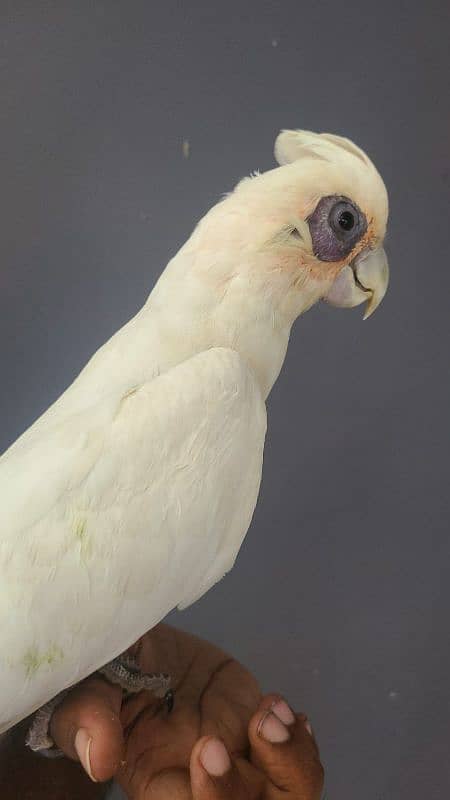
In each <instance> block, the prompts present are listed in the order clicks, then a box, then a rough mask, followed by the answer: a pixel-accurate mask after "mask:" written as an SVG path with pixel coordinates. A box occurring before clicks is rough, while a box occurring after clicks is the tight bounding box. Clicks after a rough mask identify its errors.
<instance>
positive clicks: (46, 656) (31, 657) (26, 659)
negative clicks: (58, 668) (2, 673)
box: [22, 644, 64, 678]
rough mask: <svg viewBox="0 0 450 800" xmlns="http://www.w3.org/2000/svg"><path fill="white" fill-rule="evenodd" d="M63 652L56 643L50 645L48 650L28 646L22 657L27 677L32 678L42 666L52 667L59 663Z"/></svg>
mask: <svg viewBox="0 0 450 800" xmlns="http://www.w3.org/2000/svg"><path fill="white" fill-rule="evenodd" d="M63 659H64V653H63V651H62V650H61V648H60V647H58V646H57V645H56V644H52V645H50V647H49V648H48V650H44V651H42V652H41V651H40V650H39V649H38V648H37V647H35V646H32V647H29V648H28V650H27V651H26V652H25V654H24V656H23V658H22V664H23V666H24V667H25V672H26V676H27V678H32V677H33V675H35V674H36V673H37V672H38V671H39V670H40V669H42V668H46V667H47V668H50V669H51V668H52V667H53V666H55V665H56V664H60V663H61V661H62V660H63Z"/></svg>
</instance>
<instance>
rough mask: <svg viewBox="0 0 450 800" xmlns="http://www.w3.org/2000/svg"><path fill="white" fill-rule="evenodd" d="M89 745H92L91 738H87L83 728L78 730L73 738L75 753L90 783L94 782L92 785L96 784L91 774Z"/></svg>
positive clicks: (87, 735)
mask: <svg viewBox="0 0 450 800" xmlns="http://www.w3.org/2000/svg"><path fill="white" fill-rule="evenodd" d="M91 744H92V736H89V734H88V732H87V731H86V730H85V729H84V728H80V730H79V731H77V734H76V736H75V741H74V746H75V750H76V751H77V756H78V758H79V759H80V761H81V763H82V765H83V767H84V769H85V770H86V772H87V774H88V775H89V777H90V779H91V781H94V783H98V781H97V779H96V778H94V776H93V774H92V767H91Z"/></svg>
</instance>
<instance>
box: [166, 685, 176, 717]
mask: <svg viewBox="0 0 450 800" xmlns="http://www.w3.org/2000/svg"><path fill="white" fill-rule="evenodd" d="M164 703H165V705H166V708H167V713H168V714H170V712H171V711H172V710H173V707H174V704H175V695H174V693H173V689H168V690H167V692H166V693H165V695H164Z"/></svg>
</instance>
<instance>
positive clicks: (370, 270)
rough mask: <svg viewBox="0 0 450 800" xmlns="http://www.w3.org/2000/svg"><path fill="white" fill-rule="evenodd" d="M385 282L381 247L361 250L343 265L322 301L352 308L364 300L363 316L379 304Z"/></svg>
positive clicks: (387, 278) (383, 254) (387, 275)
mask: <svg viewBox="0 0 450 800" xmlns="http://www.w3.org/2000/svg"><path fill="white" fill-rule="evenodd" d="M388 283H389V265H388V261H387V258H386V253H385V252H384V250H383V248H382V247H380V248H378V250H369V249H368V248H367V249H365V250H363V251H362V253H360V254H359V256H356V258H355V259H354V260H353V261H352V263H351V264H347V266H345V267H343V269H342V270H341V271H340V273H339V275H338V276H337V278H336V280H335V281H334V283H333V284H332V286H331V289H330V290H329V291H328V292H327V294H326V295H325V297H324V300H326V301H327V303H330V304H331V305H332V306H338V307H339V308H353V307H354V306H359V305H360V303H364V302H365V301H367V307H366V311H365V314H364V319H367V317H370V315H371V314H373V312H374V311H375V309H376V308H377V307H378V306H379V305H380V303H381V301H382V299H383V297H384V295H385V294H386V290H387V287H388Z"/></svg>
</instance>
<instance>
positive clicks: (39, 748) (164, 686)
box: [26, 653, 174, 758]
mask: <svg viewBox="0 0 450 800" xmlns="http://www.w3.org/2000/svg"><path fill="white" fill-rule="evenodd" d="M98 672H99V673H100V674H101V675H103V676H104V677H105V678H106V679H107V680H108V681H110V683H114V684H116V685H117V684H118V685H119V686H120V687H121V688H122V689H123V691H124V692H126V693H127V694H136V693H137V692H141V691H142V690H143V689H145V690H147V691H149V692H152V693H153V694H154V695H155V696H156V697H160V698H163V699H164V704H165V706H166V708H167V711H168V712H169V713H170V711H172V709H173V704H174V694H173V690H172V689H171V688H170V675H166V674H165V673H163V672H154V673H147V672H141V670H140V669H139V667H138V665H137V663H136V661H135V660H134V659H133V658H132V657H131V656H130V655H129V654H128V653H126V654H125V653H124V654H122V655H121V656H118V657H117V658H115V659H114V660H113V661H110V662H109V663H108V664H105V666H104V667H101V669H99V670H98ZM69 691H70V689H64V691H62V692H60V694H58V695H57V696H56V697H54V698H53V699H52V700H49V702H48V703H46V704H45V705H44V706H42V708H40V709H39V710H38V711H37V712H36V714H35V715H34V717H33V720H32V722H31V725H30V728H29V730H28V734H27V738H26V744H27V745H28V747H30V748H31V749H32V750H34V751H36V752H39V753H40V754H41V755H44V756H47V758H57V757H58V756H62V755H64V754H63V752H62V751H61V750H59V749H58V748H56V747H55V746H54V742H53V739H52V738H51V736H50V733H49V730H50V720H51V718H52V715H53V712H54V711H55V710H56V708H57V707H58V705H59V704H60V703H61V702H62V700H64V698H65V696H66V695H67V694H68V692H69Z"/></svg>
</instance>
